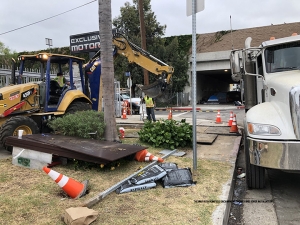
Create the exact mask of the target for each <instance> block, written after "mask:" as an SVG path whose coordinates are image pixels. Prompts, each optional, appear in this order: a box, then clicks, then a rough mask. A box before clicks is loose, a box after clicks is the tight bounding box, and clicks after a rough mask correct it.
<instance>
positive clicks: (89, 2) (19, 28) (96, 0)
mask: <svg viewBox="0 0 300 225" xmlns="http://www.w3.org/2000/svg"><path fill="white" fill-rule="evenodd" d="M95 1H97V0H93V1H90V2H88V3H85V4H83V5H80V6H77V7H76V8H73V9H70V10H67V11H65V12H62V13H59V14H57V15H55V16H50V17H48V18H46V19H43V20H39V21H37V22H34V23H30V24H28V25H25V26H22V27H19V28H16V29H13V30H9V31H6V32H4V33H0V35H3V34H7V33H11V32H13V31H16V30H20V29H23V28H25V27H29V26H32V25H34V24H37V23H41V22H44V21H46V20H49V19H52V18H54V17H57V16H60V15H63V14H65V13H68V12H71V11H73V10H75V9H78V8H81V7H83V6H86V5H88V4H91V3H92V2H95Z"/></svg>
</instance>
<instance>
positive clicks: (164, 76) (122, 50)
mask: <svg viewBox="0 0 300 225" xmlns="http://www.w3.org/2000/svg"><path fill="white" fill-rule="evenodd" d="M113 46H114V48H115V49H114V52H115V54H114V56H118V55H123V56H125V57H126V58H127V59H128V61H129V63H135V64H137V65H139V66H141V67H142V68H144V69H146V70H148V71H149V72H151V73H153V74H155V75H157V76H159V77H158V79H157V81H155V82H154V83H152V84H150V85H139V88H141V89H142V90H143V92H144V93H145V94H146V95H148V96H150V97H152V98H155V97H158V96H159V95H161V94H162V93H163V92H164V91H165V89H166V87H167V85H168V84H170V79H171V76H172V74H173V73H174V68H173V67H172V66H169V65H167V64H166V63H164V62H162V61H161V60H159V59H157V58H155V57H154V56H153V55H151V54H150V53H149V52H147V51H145V50H143V49H142V48H140V47H138V46H137V45H135V44H133V43H131V42H130V41H128V40H127V39H126V38H125V37H124V36H123V35H122V34H119V33H116V34H115V35H114V37H113Z"/></svg>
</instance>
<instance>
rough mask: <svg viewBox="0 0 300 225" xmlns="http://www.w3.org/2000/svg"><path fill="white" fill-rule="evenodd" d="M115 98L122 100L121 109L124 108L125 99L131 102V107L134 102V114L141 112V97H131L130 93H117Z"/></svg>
mask: <svg viewBox="0 0 300 225" xmlns="http://www.w3.org/2000/svg"><path fill="white" fill-rule="evenodd" d="M115 100H116V101H120V103H121V109H122V106H123V103H124V101H128V102H129V107H130V108H131V105H130V104H131V103H132V114H140V106H141V99H140V98H130V95H129V94H128V93H116V97H115Z"/></svg>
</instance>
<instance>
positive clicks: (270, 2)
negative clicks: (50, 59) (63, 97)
mask: <svg viewBox="0 0 300 225" xmlns="http://www.w3.org/2000/svg"><path fill="white" fill-rule="evenodd" d="M89 2H92V0H51V1H41V0H30V1H24V0H1V7H0V34H2V33H5V32H8V31H11V30H14V29H17V28H20V27H23V26H26V25H29V24H31V23H35V22H38V21H40V20H44V19H47V18H49V17H52V16H55V15H57V14H60V13H64V12H66V11H68V10H71V9H74V8H76V7H79V6H81V5H84V4H87V3H89ZM111 2H112V18H115V17H117V16H119V15H120V7H121V6H124V3H125V2H130V3H131V4H132V0H111ZM151 6H152V11H153V12H154V13H155V15H156V16H157V21H158V22H159V23H160V24H162V25H167V29H166V35H165V36H173V35H183V34H192V16H189V17H187V16H186V0H151ZM299 10H300V0H263V1H261V0H205V9H204V11H202V12H199V13H197V15H196V18H197V23H196V25H197V29H196V31H197V33H211V32H217V31H221V30H230V15H231V24H232V29H243V28H250V27H259V26H268V25H271V24H274V25H275V24H283V23H284V22H285V23H293V22H299V21H300V13H299ZM98 27H99V26H98V1H94V2H92V3H90V4H87V5H85V6H83V7H80V8H78V9H75V10H73V11H70V12H68V13H65V14H63V15H60V16H57V17H54V18H52V19H49V20H45V21H43V22H40V23H36V24H34V25H32V26H28V27H25V28H23V29H19V30H15V31H13V32H10V33H6V34H2V35H0V41H1V42H2V43H4V44H5V46H7V47H9V48H10V49H11V50H15V51H17V52H20V51H33V50H37V51H38V50H41V49H46V48H47V46H46V43H45V38H51V39H52V40H53V47H66V46H69V38H70V35H74V34H81V33H87V32H93V31H97V30H98Z"/></svg>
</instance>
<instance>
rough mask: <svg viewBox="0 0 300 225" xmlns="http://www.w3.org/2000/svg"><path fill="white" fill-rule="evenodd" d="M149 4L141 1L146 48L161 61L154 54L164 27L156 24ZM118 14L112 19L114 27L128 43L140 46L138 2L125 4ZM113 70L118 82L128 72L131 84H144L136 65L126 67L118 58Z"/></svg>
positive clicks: (134, 0)
mask: <svg viewBox="0 0 300 225" xmlns="http://www.w3.org/2000/svg"><path fill="white" fill-rule="evenodd" d="M150 2H151V1H150V0H143V13H144V23H145V36H146V46H147V51H148V52H150V53H151V54H152V55H154V56H155V57H157V58H159V59H161V58H160V57H159V56H157V54H156V47H157V46H158V45H162V43H163V42H162V40H161V38H160V37H161V36H162V35H164V33H165V29H166V26H165V25H160V23H159V22H157V19H156V16H155V15H154V13H153V12H152V10H151V5H150ZM120 13H121V15H120V16H118V17H116V18H114V19H113V25H114V27H115V28H117V30H119V31H120V32H122V33H123V34H125V35H126V36H127V37H128V39H129V41H131V42H133V43H134V44H136V45H138V46H141V29H140V20H139V7H138V0H133V5H132V4H130V3H129V2H126V3H125V4H124V7H121V8H120ZM161 60H164V59H161ZM115 69H116V70H115V74H116V76H118V77H119V79H120V81H122V80H123V76H124V71H125V70H128V71H130V72H131V75H132V79H133V83H138V84H144V77H143V76H142V74H143V70H142V68H141V67H139V66H137V65H128V61H127V59H126V58H124V57H118V58H117V59H116V60H115ZM154 79H155V78H154V77H153V75H152V76H151V75H150V76H149V80H150V83H151V82H153V80H154ZM121 85H125V83H121Z"/></svg>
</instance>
